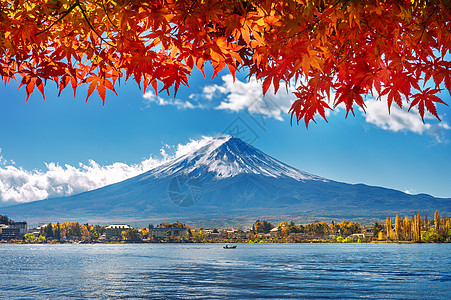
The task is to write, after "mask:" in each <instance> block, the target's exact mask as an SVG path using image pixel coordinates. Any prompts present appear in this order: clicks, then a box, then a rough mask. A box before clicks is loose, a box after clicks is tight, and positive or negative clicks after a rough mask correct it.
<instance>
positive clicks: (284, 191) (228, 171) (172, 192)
mask: <svg viewBox="0 0 451 300" xmlns="http://www.w3.org/2000/svg"><path fill="white" fill-rule="evenodd" d="M435 210H439V211H440V212H442V213H450V212H451V199H443V198H434V197H432V196H430V195H426V194H419V195H409V194H406V193H403V192H401V191H397V190H392V189H387V188H382V187H374V186H368V185H364V184H347V183H341V182H336V181H333V180H329V179H326V178H323V177H320V176H316V175H313V174H309V173H306V172H303V171H300V170H298V169H296V168H293V167H290V166H288V165H286V164H284V163H282V162H280V161H278V160H277V159H274V158H272V157H271V156H269V155H267V154H265V153H263V152H262V151H260V150H258V149H256V148H254V147H253V146H251V145H249V144H247V143H245V142H243V141H242V140H240V139H239V138H236V137H231V136H221V137H217V138H210V139H206V140H204V141H203V143H201V144H200V145H199V147H198V148H196V149H194V150H192V151H190V152H188V153H186V154H184V155H182V156H179V157H177V158H175V159H173V160H171V161H169V162H166V163H164V164H162V165H160V166H158V167H156V168H154V169H152V170H150V171H148V172H145V173H143V174H141V175H138V176H136V177H133V178H130V179H127V180H125V181H122V182H119V183H115V184H111V185H108V186H105V187H102V188H99V189H96V190H92V191H89V192H84V193H81V194H77V195H73V196H69V197H61V198H51V199H45V200H40V201H34V202H30V203H25V204H20V205H14V206H9V207H3V208H2V214H5V213H6V214H7V215H8V216H9V217H10V218H12V219H16V220H27V221H30V222H50V221H51V222H57V221H80V222H90V223H107V222H141V221H142V222H144V221H146V222H147V221H152V222H159V221H176V220H179V221H184V222H187V223H192V222H203V224H205V225H209V224H211V225H212V226H213V225H217V226H220V225H223V224H248V222H250V221H251V220H254V221H255V219H257V218H260V219H267V220H282V219H283V220H290V219H293V220H297V221H301V222H302V221H312V220H328V221H329V220H332V219H333V220H340V219H343V218H348V219H352V220H359V221H361V222H362V221H363V222H365V221H366V222H370V221H374V220H381V219H384V218H385V217H387V216H391V215H393V214H396V213H402V214H411V213H413V212H416V211H421V212H424V213H427V214H429V215H432V214H433V212H434V211H435Z"/></svg>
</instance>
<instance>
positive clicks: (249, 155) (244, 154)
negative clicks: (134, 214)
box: [142, 135, 327, 182]
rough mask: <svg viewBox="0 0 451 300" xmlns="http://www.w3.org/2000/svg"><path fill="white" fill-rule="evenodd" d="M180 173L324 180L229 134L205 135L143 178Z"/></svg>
mask: <svg viewBox="0 0 451 300" xmlns="http://www.w3.org/2000/svg"><path fill="white" fill-rule="evenodd" d="M180 173H182V174H190V175H191V176H201V175H205V173H210V174H213V176H214V177H215V178H216V179H224V178H230V177H234V176H237V175H239V174H256V175H262V176H266V177H273V178H284V177H285V178H286V177H289V178H293V179H295V180H298V181H303V180H320V181H324V182H327V180H326V179H325V178H322V177H319V176H315V175H312V174H309V173H306V172H302V171H300V170H297V169H295V168H292V167H290V166H288V165H286V164H284V163H282V162H280V161H278V160H276V159H274V158H272V157H271V156H269V155H267V154H265V153H263V152H262V151H260V150H258V149H256V148H254V147H252V146H251V145H249V144H247V143H245V142H243V141H242V140H240V139H238V138H235V137H232V136H230V135H226V136H220V137H217V138H204V139H203V140H202V142H201V143H199V145H198V148H196V149H193V150H191V151H189V152H187V153H185V154H184V155H181V156H179V157H178V158H175V159H174V160H172V161H169V162H167V163H165V164H163V165H161V166H159V167H156V168H155V169H153V170H151V171H149V172H147V173H146V174H145V176H143V178H142V180H146V179H149V178H164V177H168V176H173V175H177V174H180Z"/></svg>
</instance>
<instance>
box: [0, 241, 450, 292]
mask: <svg viewBox="0 0 451 300" xmlns="http://www.w3.org/2000/svg"><path fill="white" fill-rule="evenodd" d="M222 247H223V245H222V244H111V245H107V244H99V245H8V244H2V245H0V299H55V298H56V299H148V298H158V299H161V298H166V299H168V298H180V299H193V298H206V299H211V298H221V299H222V298H231V299H232V298H233V299H243V298H254V297H256V298H278V299H280V298H313V299H319V298H333V299H337V298H340V299H343V298H360V297H362V298H368V297H369V298H378V299H384V298H390V299H397V298H400V299H450V298H451V244H420V245H417V244H414V245H398V244H238V247H237V248H236V249H223V248H222Z"/></svg>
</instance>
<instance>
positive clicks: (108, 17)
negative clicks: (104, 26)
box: [102, 0, 120, 33]
mask: <svg viewBox="0 0 451 300" xmlns="http://www.w3.org/2000/svg"><path fill="white" fill-rule="evenodd" d="M102 7H103V11H104V12H105V15H106V17H107V19H108V21H110V23H111V25H113V27H114V28H115V29H116V31H117V32H118V33H120V30H119V28H117V26H116V25H115V24H114V23H113V21H112V20H111V18H110V15H108V12H107V11H106V8H105V0H102Z"/></svg>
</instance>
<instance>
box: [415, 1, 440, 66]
mask: <svg viewBox="0 0 451 300" xmlns="http://www.w3.org/2000/svg"><path fill="white" fill-rule="evenodd" d="M437 8H438V7H436V8H435V9H434V10H433V11H432V13H431V14H430V15H429V16H428V18H427V19H426V20H425V21H424V22H423V23H421V24H423V30H422V31H421V35H420V38H419V39H418V42H417V44H416V45H415V47H414V48H413V50H412V55H411V56H410V57H412V56H413V52H415V51H416V50H417V48H418V46H419V45H420V42H421V39H422V38H423V35H424V32H425V31H426V25H427V23H428V21H429V19H431V18H432V15H434V13H435V11H436V10H437ZM410 57H409V59H410Z"/></svg>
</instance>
